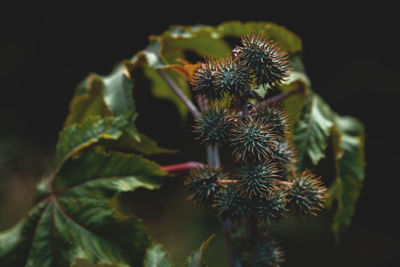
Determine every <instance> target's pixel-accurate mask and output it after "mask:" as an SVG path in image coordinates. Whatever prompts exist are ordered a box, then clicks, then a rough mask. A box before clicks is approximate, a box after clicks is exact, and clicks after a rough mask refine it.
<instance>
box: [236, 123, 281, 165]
mask: <svg viewBox="0 0 400 267" xmlns="http://www.w3.org/2000/svg"><path fill="white" fill-rule="evenodd" d="M275 140H276V134H275V133H274V127H273V125H272V124H270V123H267V122H266V121H265V120H262V119H259V118H255V119H252V118H245V119H243V120H238V121H237V122H236V123H235V124H234V127H233V128H232V134H231V138H230V141H231V146H233V148H234V150H233V155H234V156H235V157H236V158H237V159H238V160H241V161H243V162H248V161H255V160H256V161H265V160H267V159H269V158H270V157H271V155H272V153H273V151H274V150H275V149H276V144H275Z"/></svg>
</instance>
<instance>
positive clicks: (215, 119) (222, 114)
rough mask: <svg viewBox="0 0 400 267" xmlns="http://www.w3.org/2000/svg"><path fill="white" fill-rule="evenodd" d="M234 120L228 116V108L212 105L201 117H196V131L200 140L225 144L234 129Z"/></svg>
mask: <svg viewBox="0 0 400 267" xmlns="http://www.w3.org/2000/svg"><path fill="white" fill-rule="evenodd" d="M232 125H233V121H232V119H231V118H229V117H228V116H227V113H226V109H224V108H222V107H219V106H210V107H209V108H208V110H207V111H205V112H204V113H203V115H202V116H201V117H198V118H196V119H195V122H194V130H193V131H194V133H195V134H197V138H196V139H198V140H200V142H201V143H204V144H206V145H217V144H224V143H225V142H226V140H227V139H228V136H229V134H230V131H231V129H232Z"/></svg>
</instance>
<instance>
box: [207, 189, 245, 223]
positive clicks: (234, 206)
mask: <svg viewBox="0 0 400 267" xmlns="http://www.w3.org/2000/svg"><path fill="white" fill-rule="evenodd" d="M212 207H214V208H216V209H217V212H218V216H219V217H220V219H221V220H222V221H239V220H240V219H243V218H244V217H246V215H247V214H248V206H247V203H246V201H245V200H244V199H243V198H242V196H241V195H240V194H239V192H237V189H236V186H235V185H234V184H227V185H226V186H224V187H222V188H221V190H220V191H219V192H218V194H217V196H216V198H215V201H214V204H213V205H212Z"/></svg>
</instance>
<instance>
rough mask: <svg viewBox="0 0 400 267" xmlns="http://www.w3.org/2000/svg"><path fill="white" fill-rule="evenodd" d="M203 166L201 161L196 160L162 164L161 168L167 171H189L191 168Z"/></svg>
mask: <svg viewBox="0 0 400 267" xmlns="http://www.w3.org/2000/svg"><path fill="white" fill-rule="evenodd" d="M202 167H204V164H203V163H200V162H196V161H189V162H184V163H179V164H174V165H168V166H163V167H162V169H163V170H164V171H166V172H169V173H174V172H183V171H190V170H192V169H197V168H202Z"/></svg>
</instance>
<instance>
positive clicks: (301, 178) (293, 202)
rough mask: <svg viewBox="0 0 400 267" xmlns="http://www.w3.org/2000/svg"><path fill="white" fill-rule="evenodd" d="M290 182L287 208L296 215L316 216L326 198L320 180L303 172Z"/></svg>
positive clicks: (324, 189) (309, 173)
mask: <svg viewBox="0 0 400 267" xmlns="http://www.w3.org/2000/svg"><path fill="white" fill-rule="evenodd" d="M291 182H292V185H290V186H289V187H288V189H287V200H288V208H289V209H290V210H291V211H293V212H294V213H295V214H297V215H301V214H306V215H310V214H311V215H314V216H317V212H318V211H320V210H321V209H322V208H323V207H324V205H323V204H324V200H325V198H326V197H327V195H326V190H327V189H326V187H325V186H323V184H322V181H321V179H320V178H319V177H316V176H315V175H314V174H313V173H311V172H310V171H304V172H303V173H301V174H300V175H298V176H297V177H296V178H294V179H293V180H291Z"/></svg>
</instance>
